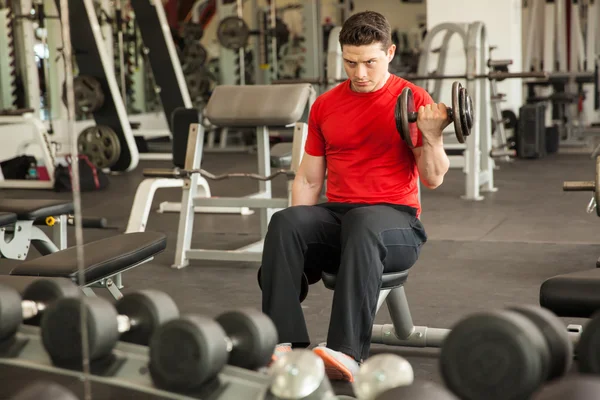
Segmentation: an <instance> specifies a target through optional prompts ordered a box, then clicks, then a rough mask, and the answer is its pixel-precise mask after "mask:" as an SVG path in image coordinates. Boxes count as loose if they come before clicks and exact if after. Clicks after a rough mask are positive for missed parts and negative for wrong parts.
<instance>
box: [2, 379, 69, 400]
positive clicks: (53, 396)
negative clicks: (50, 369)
mask: <svg viewBox="0 0 600 400" xmlns="http://www.w3.org/2000/svg"><path fill="white" fill-rule="evenodd" d="M10 400H77V396H75V394H73V392H71V391H70V390H69V389H67V388H66V387H64V386H62V385H59V384H57V383H54V382H48V381H41V382H35V383H33V384H29V385H28V386H27V387H26V388H25V389H23V390H21V391H20V392H18V393H17V394H15V395H14V396H13V397H11V398H10Z"/></svg>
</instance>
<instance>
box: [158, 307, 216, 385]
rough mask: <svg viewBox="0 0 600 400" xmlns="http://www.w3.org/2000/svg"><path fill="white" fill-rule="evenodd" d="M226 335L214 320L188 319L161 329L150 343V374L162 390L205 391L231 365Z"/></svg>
mask: <svg viewBox="0 0 600 400" xmlns="http://www.w3.org/2000/svg"><path fill="white" fill-rule="evenodd" d="M225 336H226V335H225V331H223V328H221V326H220V325H219V324H218V323H217V322H215V321H213V320H212V319H210V318H207V317H203V316H199V315H187V316H184V317H181V318H178V319H174V320H171V321H169V322H167V323H165V324H163V325H161V326H160V327H159V328H158V329H157V330H156V332H155V333H154V335H152V339H151V340H150V346H149V347H150V363H149V371H150V375H151V376H152V381H153V382H154V384H155V385H157V386H158V387H160V388H163V389H166V390H171V391H177V392H185V391H193V390H197V389H199V388H201V387H202V386H203V385H204V384H205V383H206V382H207V381H209V380H211V379H212V378H214V377H216V376H217V374H218V373H219V372H220V371H221V369H222V368H223V367H224V366H225V365H226V364H227V356H228V352H227V343H226V342H225V340H223V339H224V338H225Z"/></svg>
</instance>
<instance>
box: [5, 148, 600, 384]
mask: <svg viewBox="0 0 600 400" xmlns="http://www.w3.org/2000/svg"><path fill="white" fill-rule="evenodd" d="M163 166H164V167H168V163H166V162H164V163H163V162H160V161H151V162H150V161H144V162H141V163H140V165H139V167H138V168H137V169H136V170H135V171H133V172H130V173H127V174H124V175H118V176H113V177H111V181H110V187H109V188H108V189H107V190H106V191H104V192H99V193H83V194H82V202H83V211H84V215H87V216H103V217H106V218H108V220H109V223H110V225H112V226H114V227H115V229H114V230H92V229H87V230H84V239H85V240H86V241H90V240H95V239H100V238H102V237H106V236H110V235H114V234H116V233H117V232H122V231H124V230H125V227H126V225H127V220H128V218H129V213H130V210H131V205H132V202H133V197H134V194H135V191H136V189H137V186H138V184H139V183H140V182H141V180H142V179H143V177H142V169H143V168H148V167H163ZM203 168H205V169H207V170H209V171H211V172H213V173H224V172H234V171H238V172H239V171H244V172H245V171H248V172H256V161H255V156H254V155H249V154H227V155H223V154H215V153H213V154H206V155H205V156H204V162H203ZM594 168H595V166H594V162H593V161H592V160H591V159H590V158H589V156H588V155H584V154H555V155H552V156H548V157H547V158H545V159H540V160H515V161H514V162H512V163H508V164H506V163H499V169H498V170H496V172H495V180H496V187H497V188H498V191H497V192H496V193H484V195H485V199H484V200H482V201H479V202H472V201H465V200H462V199H461V198H460V196H461V195H462V194H463V193H464V186H465V184H464V175H463V173H462V172H461V170H458V169H452V170H450V171H449V173H448V174H447V176H446V179H445V181H444V183H443V185H442V186H441V187H440V188H438V189H436V190H434V191H432V190H424V191H423V194H422V200H423V215H422V221H423V223H424V225H425V228H426V230H427V233H428V235H429V241H428V243H427V244H426V245H425V246H424V247H423V250H422V253H421V258H420V259H419V261H418V262H417V264H416V265H415V266H414V267H413V268H412V270H411V274H410V277H409V280H408V282H407V284H406V293H407V296H408V300H409V304H410V307H411V311H412V314H413V319H414V321H415V324H417V325H426V326H431V327H439V328H447V327H451V326H452V325H453V324H454V323H456V322H457V321H458V320H459V319H461V318H462V317H464V316H466V315H467V314H469V313H472V312H475V311H478V310H489V309H494V308H502V307H505V306H507V305H510V304H538V294H539V286H540V284H541V283H542V282H543V281H544V280H545V279H546V278H549V277H551V276H554V275H557V274H562V273H568V272H572V271H579V270H585V269H590V268H594V267H595V262H596V259H597V258H598V257H599V256H600V246H598V240H597V238H596V233H597V232H598V227H599V225H598V224H599V223H600V220H598V219H597V218H598V217H597V216H596V214H595V213H592V214H587V213H586V211H585V209H586V207H587V204H588V202H589V200H590V198H591V193H582V192H570V193H565V192H563V191H562V182H563V181H564V180H593V179H594ZM210 184H211V190H212V192H213V195H216V196H242V195H245V194H249V193H252V192H254V191H255V190H256V181H251V180H243V179H236V180H229V181H226V180H225V181H218V182H211V183H210ZM273 191H274V195H276V196H285V180H284V179H283V178H276V180H275V181H274V182H273ZM2 195H3V196H4V197H13V198H23V197H25V198H43V197H45V198H64V199H68V198H70V194H65V193H54V192H51V191H48V192H41V191H27V190H5V191H3V193H2ZM179 200H180V190H177V189H163V190H160V191H158V192H157V195H156V197H155V201H154V204H153V212H152V213H151V215H150V218H149V222H148V226H147V230H154V231H160V232H164V233H165V234H166V235H167V236H168V248H167V250H166V251H165V252H163V253H162V254H161V255H159V256H158V257H157V258H156V259H155V260H154V261H152V262H151V263H148V264H145V265H142V266H140V267H138V268H135V269H133V270H131V271H130V272H127V273H126V274H125V275H124V284H125V286H126V288H125V289H124V292H126V291H129V290H138V289H146V288H155V289H160V290H164V291H165V292H167V293H168V294H170V295H171V296H172V297H173V298H174V300H175V301H176V303H177V304H178V305H179V307H180V309H181V312H182V313H198V314H203V315H206V316H211V317H212V316H216V315H218V314H220V313H222V312H223V311H225V310H228V309H232V308H240V307H248V306H249V307H255V308H257V309H260V302H261V301H260V299H261V294H260V290H259V288H258V286H257V283H256V271H257V268H258V265H257V264H254V263H243V262H211V261H192V262H191V265H190V266H189V267H187V268H185V269H182V270H175V269H172V268H170V266H171V264H172V263H173V259H174V254H175V245H176V234H177V223H178V214H173V213H170V214H158V213H156V212H155V210H156V208H157V207H158V204H159V202H162V201H179ZM258 239H259V225H258V217H257V215H252V216H240V215H224V214H212V215H211V214H197V217H196V221H195V224H194V237H193V242H192V247H204V248H217V249H234V248H237V247H241V246H243V245H245V244H248V243H251V242H254V241H256V240H258ZM74 240H75V236H74V230H73V229H70V230H69V243H70V244H74V243H75V242H74ZM30 257H37V254H34V252H32V253H31V254H30ZM3 262H4V263H5V265H7V266H9V265H10V263H11V261H7V260H3ZM9 270H10V268H9V267H7V268H5V269H4V271H9ZM104 292H105V291H102V290H100V291H98V293H101V294H102V295H105V296H107V297H108V293H104ZM331 298H332V292H331V291H329V290H327V289H325V288H324V287H323V285H322V283H319V284H316V285H313V286H311V288H310V293H309V296H308V298H307V299H306V300H305V302H304V303H303V305H304V306H305V307H304V311H305V315H306V319H307V323H308V327H309V331H310V332H311V335H312V341H313V343H314V344H317V343H319V342H321V341H324V340H325V338H326V334H327V327H328V321H329V312H330V305H331ZM376 322H378V323H389V322H390V319H389V316H388V314H387V310H386V308H385V306H384V307H382V309H381V310H380V312H379V314H378V315H377V318H376ZM564 322H565V324H567V323H582V322H583V321H581V320H576V319H569V320H567V319H565V320H564ZM382 351H391V352H395V353H397V354H400V355H402V356H404V357H406V358H407V359H408V360H409V361H410V363H411V364H412V366H413V369H414V371H415V377H416V379H419V380H432V381H436V382H441V377H440V374H439V372H438V362H437V354H438V350H435V349H416V348H415V349H409V348H392V347H386V346H379V345H374V346H372V354H375V353H378V352H382ZM335 387H336V391H337V392H338V393H340V394H351V389H350V387H349V385H335Z"/></svg>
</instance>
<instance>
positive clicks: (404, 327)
mask: <svg viewBox="0 0 600 400" xmlns="http://www.w3.org/2000/svg"><path fill="white" fill-rule="evenodd" d="M386 300H387V306H388V309H389V312H390V316H391V318H392V324H385V325H373V335H372V338H371V343H376V344H386V345H393V346H406V347H441V345H442V342H443V341H444V338H445V337H446V335H448V333H450V330H449V329H439V328H428V327H426V326H415V325H414V324H413V320H412V316H411V314H410V309H409V307H408V300H407V299H406V293H405V292H404V287H403V286H400V287H397V288H394V289H392V290H391V291H390V292H389V293H388V295H387V299H386Z"/></svg>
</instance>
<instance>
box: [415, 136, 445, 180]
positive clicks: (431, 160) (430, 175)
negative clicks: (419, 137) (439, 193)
mask: <svg viewBox="0 0 600 400" xmlns="http://www.w3.org/2000/svg"><path fill="white" fill-rule="evenodd" d="M417 167H418V168H419V174H420V175H421V181H422V182H423V184H424V185H425V186H427V187H428V188H429V189H435V188H436V187H438V186H440V185H441V184H442V182H443V181H444V175H446V172H448V168H449V167H450V160H449V159H448V155H447V154H446V151H445V150H444V143H443V141H441V140H440V141H439V142H438V141H436V142H433V143H429V142H427V141H424V142H423V147H422V150H421V157H419V161H418V165H417Z"/></svg>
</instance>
